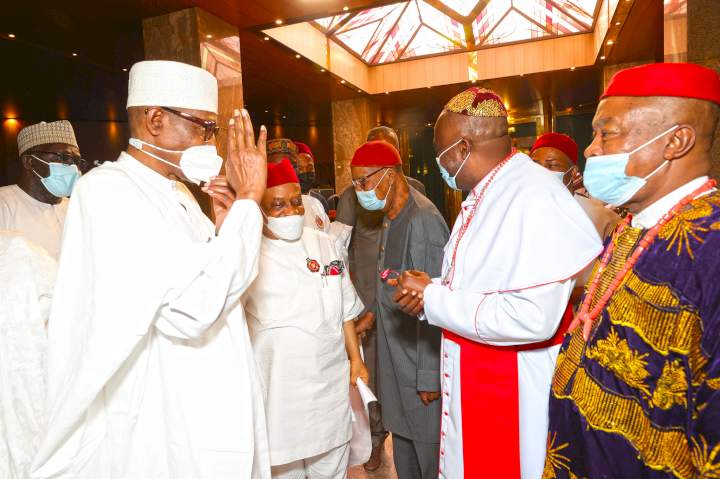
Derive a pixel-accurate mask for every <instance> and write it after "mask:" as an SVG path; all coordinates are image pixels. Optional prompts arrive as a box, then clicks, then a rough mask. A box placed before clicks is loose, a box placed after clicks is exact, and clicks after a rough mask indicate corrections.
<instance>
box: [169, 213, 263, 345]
mask: <svg viewBox="0 0 720 479" xmlns="http://www.w3.org/2000/svg"><path fill="white" fill-rule="evenodd" d="M261 238H262V217H261V215H260V209H259V208H258V206H257V204H256V203H255V202H253V201H252V200H239V201H236V202H235V203H234V204H233V205H232V207H231V208H230V211H229V212H228V214H227V217H226V218H225V221H224V222H223V225H222V227H221V229H220V231H219V233H218V235H217V236H216V237H215V238H213V239H212V240H211V241H210V243H208V244H207V245H203V246H206V247H211V248H212V251H211V252H210V254H209V255H208V256H207V260H206V261H205V262H204V263H200V265H199V267H197V269H196V271H194V272H193V273H191V274H190V275H188V276H187V278H188V279H189V281H187V282H186V284H184V285H180V286H179V287H175V288H173V289H171V290H170V291H169V292H168V293H167V295H166V296H165V301H164V302H163V305H162V306H161V307H160V309H159V311H158V317H157V320H156V322H155V327H157V329H159V330H160V331H161V332H162V333H163V334H165V335H167V336H172V337H177V338H182V339H191V338H196V337H199V336H201V335H202V334H203V333H204V332H205V331H206V330H207V329H208V328H209V327H210V326H212V324H213V323H214V322H215V321H216V320H217V319H218V317H220V314H221V313H222V311H223V309H224V308H225V307H226V306H231V305H233V304H234V303H235V302H236V301H237V300H238V299H239V297H240V295H242V293H243V292H244V291H245V290H246V289H247V288H248V286H250V284H251V283H252V281H253V280H254V279H255V276H256V275H257V269H258V268H257V262H258V256H259V253H260V241H261ZM179 261H184V259H183V258H179Z"/></svg>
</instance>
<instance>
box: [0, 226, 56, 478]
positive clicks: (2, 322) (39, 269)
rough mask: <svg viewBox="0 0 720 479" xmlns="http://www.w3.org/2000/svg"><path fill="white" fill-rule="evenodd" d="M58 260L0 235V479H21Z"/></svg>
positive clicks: (39, 401)
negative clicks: (0, 478)
mask: <svg viewBox="0 0 720 479" xmlns="http://www.w3.org/2000/svg"><path fill="white" fill-rule="evenodd" d="M56 272H57V261H55V260H54V259H53V258H51V257H50V256H49V255H48V254H47V253H46V252H45V251H44V250H43V249H42V248H38V247H37V246H35V245H33V244H31V243H30V242H29V241H27V240H26V239H25V238H23V237H22V236H20V235H17V234H15V233H9V232H5V231H2V232H0V305H2V306H1V307H0V477H2V478H3V479H26V478H27V477H28V474H29V473H30V462H31V461H32V458H33V455H34V454H35V451H36V450H37V447H38V445H39V443H40V439H41V437H40V434H41V427H42V424H43V422H44V421H43V415H44V406H45V353H46V345H47V334H46V332H45V324H46V322H47V319H48V315H49V313H50V301H51V298H52V288H53V286H54V284H55V274H56Z"/></svg>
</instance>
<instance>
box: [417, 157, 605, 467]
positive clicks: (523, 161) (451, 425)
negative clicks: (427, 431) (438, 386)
mask: <svg viewBox="0 0 720 479" xmlns="http://www.w3.org/2000/svg"><path fill="white" fill-rule="evenodd" d="M487 181H488V178H487V177H486V178H485V179H483V180H482V181H481V182H480V183H479V184H478V185H477V186H476V187H475V188H474V189H473V191H472V192H471V193H470V194H469V196H468V198H467V200H466V201H464V202H463V204H462V207H461V211H460V214H459V216H458V218H457V220H456V222H455V225H454V229H453V232H452V235H451V236H450V240H449V242H448V244H447V246H446V248H445V258H444V261H443V278H438V279H435V280H434V281H433V284H431V285H429V286H428V287H427V289H426V290H425V310H424V315H425V318H426V319H427V320H428V321H429V322H430V323H431V324H434V325H436V326H438V327H441V328H443V330H444V333H443V352H442V355H443V356H442V390H443V395H442V411H443V414H442V424H441V443H440V477H442V478H447V479H457V478H461V477H466V478H481V477H488V478H490V477H498V478H500V477H502V478H503V479H519V478H522V479H539V478H540V476H541V474H542V469H543V463H544V458H545V445H546V438H547V426H548V417H547V415H548V406H547V405H548V397H549V392H550V382H551V379H552V374H553V369H554V365H555V359H556V356H557V351H558V349H559V344H560V342H561V340H562V333H563V329H564V328H566V326H567V323H569V321H570V320H571V318H572V311H571V310H569V309H568V299H569V297H570V293H571V291H572V287H573V284H574V280H573V277H574V276H575V275H577V274H578V273H579V272H580V271H582V270H583V268H585V266H587V265H588V264H589V263H590V262H591V261H593V259H595V257H596V256H597V255H598V254H599V253H600V250H601V244H600V239H599V237H598V235H597V232H596V231H595V228H594V226H593V224H592V223H591V222H590V220H589V219H588V217H587V215H586V214H585V213H584V212H583V210H582V208H581V207H580V205H579V204H578V203H577V202H576V201H575V200H574V199H573V197H572V196H571V195H570V193H569V192H568V190H567V189H566V188H565V187H564V186H563V185H562V183H560V182H558V181H557V180H556V179H555V178H553V176H552V175H550V174H549V173H548V172H547V170H545V169H544V168H542V167H540V166H538V165H536V164H534V163H533V162H532V161H531V160H530V158H528V157H527V156H526V155H524V154H521V153H517V154H515V155H514V156H513V157H512V158H511V159H510V160H509V161H508V163H507V164H506V165H504V167H502V168H501V169H500V170H499V172H498V173H497V176H496V177H495V179H494V181H493V182H492V184H491V185H490V186H489V188H488V189H487V191H486V193H485V195H484V197H483V198H481V199H480V200H479V201H480V204H479V206H478V207H477V210H476V212H475V214H474V217H473V218H472V221H469V222H468V217H469V216H470V213H471V211H472V210H473V208H474V207H475V204H476V202H477V201H478V194H479V192H480V191H481V190H482V189H483V186H484V185H485V183H486V182H487ZM463 225H465V228H466V231H465V233H464V235H463V236H462V239H461V241H460V242H459V245H458V246H457V252H456V253H455V249H456V244H457V241H458V234H459V232H460V231H461V230H462V229H463ZM453 256H455V268H454V272H453V271H452V268H451V263H452V258H453ZM561 319H563V327H562V328H560V329H558V326H559V325H560V323H561Z"/></svg>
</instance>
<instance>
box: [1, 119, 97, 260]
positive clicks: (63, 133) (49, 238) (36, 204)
mask: <svg viewBox="0 0 720 479" xmlns="http://www.w3.org/2000/svg"><path fill="white" fill-rule="evenodd" d="M17 142H18V152H19V154H20V162H21V163H22V169H21V173H20V179H19V180H18V183H17V184H16V185H10V186H5V187H2V188H0V230H10V231H16V232H19V233H20V234H21V235H22V236H23V237H25V238H26V239H27V240H28V241H30V242H31V243H34V244H35V245H37V246H40V247H42V248H44V249H45V250H46V251H47V253H48V254H49V255H50V256H52V257H54V258H55V259H57V258H58V256H59V254H60V238H61V237H62V230H63V223H64V221H65V211H66V209H67V203H68V200H67V198H68V197H69V196H70V193H71V192H72V188H73V186H74V184H75V181H76V180H77V179H78V178H79V177H80V168H82V167H83V166H84V163H85V160H83V159H82V157H81V156H80V148H79V147H78V144H77V140H76V139H75V132H74V131H73V127H72V125H71V124H70V122H69V121H67V120H60V121H54V122H51V123H45V122H41V123H37V124H35V125H30V126H28V127H25V128H23V129H22V130H20V133H19V134H18V138H17Z"/></svg>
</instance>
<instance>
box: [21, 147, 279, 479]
mask: <svg viewBox="0 0 720 479" xmlns="http://www.w3.org/2000/svg"><path fill="white" fill-rule="evenodd" d="M261 229H262V218H261V214H260V210H259V208H258V206H257V205H256V204H255V203H254V202H252V201H250V200H239V201H236V202H235V203H234V204H233V205H232V207H231V208H230V211H229V212H228V214H227V217H226V218H225V221H224V223H223V225H222V228H221V229H220V231H219V232H218V233H217V234H216V232H215V226H214V225H213V224H212V223H211V222H210V220H208V218H207V217H205V216H204V215H203V214H202V212H201V210H200V208H199V207H198V204H197V203H196V202H195V200H194V199H193V198H192V196H191V195H190V194H189V192H188V190H187V188H185V187H184V186H182V185H181V184H179V183H176V182H174V181H171V180H168V179H167V178H165V177H163V176H161V175H159V174H158V173H156V172H154V171H153V170H151V169H149V168H148V167H146V166H145V165H143V164H142V163H140V162H138V161H137V160H135V159H134V158H132V157H131V156H129V155H127V154H125V153H123V154H121V155H120V158H119V160H118V161H117V162H108V163H104V164H103V165H102V166H100V167H98V168H96V169H94V170H93V171H92V172H90V173H89V174H87V175H86V176H84V177H83V178H82V179H80V180H79V181H78V183H77V185H76V186H75V191H74V193H73V198H72V200H71V201H70V206H69V210H68V216H67V221H66V228H65V243H64V249H63V252H62V257H61V260H60V266H59V271H58V278H57V286H56V289H55V297H54V302H53V306H52V312H51V316H50V323H49V333H48V363H49V365H48V366H49V367H48V369H49V371H48V381H49V388H48V414H47V417H48V424H47V429H46V432H45V436H44V440H43V442H42V444H41V446H40V449H39V452H38V454H37V455H36V457H35V460H34V463H33V472H32V477H33V478H34V479H49V478H53V479H70V478H72V479H121V478H122V479H136V478H137V479H140V478H143V479H145V478H147V479H150V478H152V479H185V478H186V479H231V478H232V479H236V478H240V477H247V478H266V477H269V475H270V470H269V457H268V451H267V437H266V428H265V416H264V408H263V404H262V389H261V386H260V383H259V381H260V380H259V377H258V376H257V371H256V370H255V368H254V361H253V358H252V351H251V346H250V338H249V334H248V331H247V325H246V322H245V317H244V313H243V309H242V306H241V305H239V298H240V296H241V294H242V293H243V292H244V291H245V289H246V288H247V287H248V285H249V284H250V283H251V282H252V280H253V279H254V278H255V275H256V272H257V256H258V253H259V250H260V239H261Z"/></svg>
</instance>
